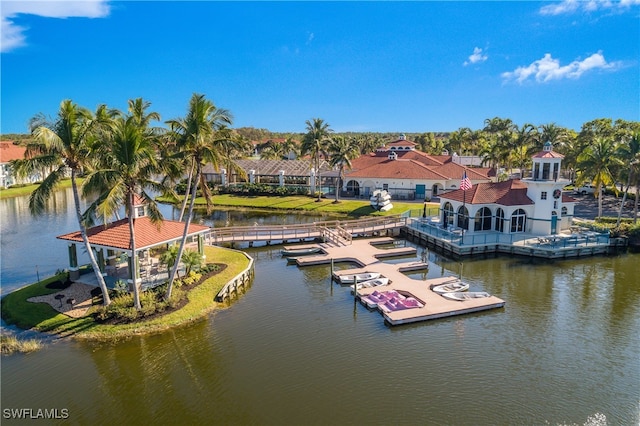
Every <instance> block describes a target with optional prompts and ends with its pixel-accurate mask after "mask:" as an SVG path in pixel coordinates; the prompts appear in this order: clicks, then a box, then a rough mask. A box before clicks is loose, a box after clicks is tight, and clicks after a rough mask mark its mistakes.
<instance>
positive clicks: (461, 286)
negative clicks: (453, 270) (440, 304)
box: [431, 280, 469, 294]
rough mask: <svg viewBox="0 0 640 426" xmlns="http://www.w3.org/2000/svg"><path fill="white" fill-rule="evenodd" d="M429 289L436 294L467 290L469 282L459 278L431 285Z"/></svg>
mask: <svg viewBox="0 0 640 426" xmlns="http://www.w3.org/2000/svg"><path fill="white" fill-rule="evenodd" d="M431 290H433V291H435V292H436V293H438V294H442V293H455V292H461V291H467V290H469V284H467V283H465V282H462V281H460V280H455V281H450V282H446V283H443V284H440V285H436V286H433V287H432V288H431Z"/></svg>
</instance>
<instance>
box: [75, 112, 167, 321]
mask: <svg viewBox="0 0 640 426" xmlns="http://www.w3.org/2000/svg"><path fill="white" fill-rule="evenodd" d="M130 105H131V104H130ZM146 107H148V104H147V106H146ZM146 107H145V108H144V109H146ZM130 112H133V114H131V115H128V116H121V117H118V118H117V119H115V120H114V122H113V125H112V127H111V131H110V138H109V139H108V142H109V143H108V144H100V145H99V146H96V147H95V151H94V153H95V154H96V155H97V156H99V158H100V163H101V167H100V168H99V169H98V170H96V171H95V172H92V173H90V174H89V175H88V176H87V180H86V183H85V187H84V192H85V194H87V195H88V194H98V196H97V198H96V200H95V201H94V202H93V203H91V205H90V206H89V207H88V209H87V212H86V213H85V217H86V218H87V219H90V218H91V217H93V216H94V215H99V216H102V217H103V218H107V217H109V216H111V215H112V214H113V212H115V211H117V210H118V209H119V208H120V207H121V206H122V205H124V206H125V211H126V214H127V218H128V222H129V234H130V238H129V247H130V249H131V258H130V264H129V271H130V274H131V278H132V280H133V283H134V285H133V299H134V307H135V308H136V309H140V308H141V305H140V288H139V286H138V283H137V271H138V253H137V249H136V233H135V216H136V215H135V209H134V205H135V204H136V202H135V201H134V200H135V199H136V197H140V198H141V199H142V201H143V202H144V203H145V205H146V209H147V214H148V216H149V218H150V219H151V221H152V222H154V223H159V222H161V221H162V219H163V218H162V213H161V212H160V210H159V208H158V205H157V203H156V201H155V197H154V195H153V193H150V192H148V190H152V191H157V192H165V191H166V188H164V187H163V185H162V184H161V183H159V182H156V181H155V180H154V176H156V175H157V173H158V172H159V171H160V170H161V169H160V166H159V162H158V160H157V150H156V144H157V138H156V137H155V136H154V134H153V132H151V131H150V130H149V127H148V124H149V122H148V120H141V116H140V115H139V114H137V113H136V112H135V111H130ZM138 112H139V111H138ZM150 116H154V117H158V118H159V116H158V115H157V113H151V114H150Z"/></svg>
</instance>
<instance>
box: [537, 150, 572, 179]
mask: <svg viewBox="0 0 640 426" xmlns="http://www.w3.org/2000/svg"><path fill="white" fill-rule="evenodd" d="M563 158H564V156H563V155H562V154H560V153H557V152H555V151H554V150H553V145H552V144H551V142H549V141H547V142H546V143H545V144H544V146H543V147H542V151H540V152H539V153H537V154H536V155H534V156H533V157H532V160H533V168H532V170H531V178H532V179H533V180H539V181H557V180H558V178H559V177H560V166H561V163H562V159H563Z"/></svg>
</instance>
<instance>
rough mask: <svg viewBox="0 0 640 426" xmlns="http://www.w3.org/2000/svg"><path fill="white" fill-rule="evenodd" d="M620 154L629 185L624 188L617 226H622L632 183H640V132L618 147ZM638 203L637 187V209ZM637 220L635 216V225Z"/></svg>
mask: <svg viewBox="0 0 640 426" xmlns="http://www.w3.org/2000/svg"><path fill="white" fill-rule="evenodd" d="M618 154H619V156H620V158H621V159H622V161H621V163H622V166H623V168H624V169H626V173H627V184H626V185H625V187H624V193H623V195H622V202H621V203H620V211H619V212H618V220H617V222H616V226H620V221H621V220H622V209H623V208H624V203H625V202H626V200H627V194H628V193H629V188H630V187H631V182H633V181H634V180H635V182H636V183H637V182H638V174H639V173H640V132H636V133H635V134H634V135H633V137H631V138H630V139H629V140H628V141H624V142H623V143H622V144H620V146H619V147H618ZM637 202H638V187H637V185H636V202H635V206H636V208H637ZM636 220H637V214H635V215H634V223H635V222H636Z"/></svg>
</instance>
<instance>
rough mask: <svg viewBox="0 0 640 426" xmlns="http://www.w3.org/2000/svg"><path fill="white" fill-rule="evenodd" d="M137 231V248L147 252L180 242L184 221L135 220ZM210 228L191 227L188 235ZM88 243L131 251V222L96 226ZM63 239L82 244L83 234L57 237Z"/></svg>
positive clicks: (76, 233)
mask: <svg viewBox="0 0 640 426" xmlns="http://www.w3.org/2000/svg"><path fill="white" fill-rule="evenodd" d="M133 226H134V228H135V234H136V249H144V248H148V247H153V246H157V245H160V244H163V243H167V242H170V241H175V240H179V239H180V238H182V233H183V232H184V222H178V221H175V220H164V221H162V222H160V223H159V224H157V225H156V224H154V223H152V222H151V219H150V218H149V217H146V216H145V217H140V218H137V219H135V221H134V225H133ZM209 229H210V228H209V227H208V226H204V225H198V224H191V225H189V235H196V234H200V233H203V232H206V231H208V230H209ZM87 236H88V237H89V242H90V243H91V244H95V245H98V246H103V247H113V248H115V249H121V250H131V245H130V244H129V242H130V241H129V240H130V237H131V234H130V233H129V220H128V219H127V218H125V219H120V220H118V221H116V222H112V223H109V224H107V225H106V226H105V225H98V226H94V227H93V228H89V229H87ZM57 238H58V239H60V240H67V241H75V242H80V243H81V242H82V236H81V235H80V231H75V232H70V233H68V234H64V235H60V236H58V237H57Z"/></svg>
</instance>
